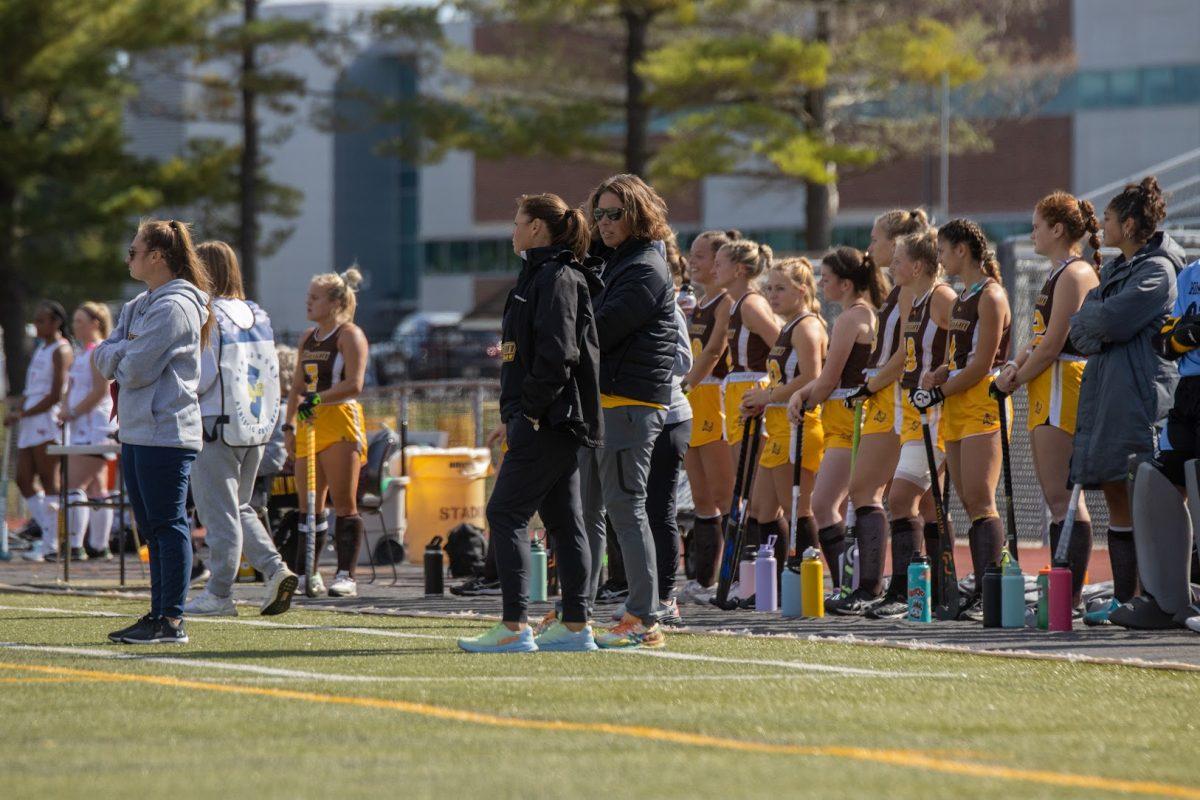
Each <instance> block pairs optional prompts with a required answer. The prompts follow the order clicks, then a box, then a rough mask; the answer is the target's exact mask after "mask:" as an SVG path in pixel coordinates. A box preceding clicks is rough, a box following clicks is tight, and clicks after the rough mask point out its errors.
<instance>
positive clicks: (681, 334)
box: [663, 303, 692, 425]
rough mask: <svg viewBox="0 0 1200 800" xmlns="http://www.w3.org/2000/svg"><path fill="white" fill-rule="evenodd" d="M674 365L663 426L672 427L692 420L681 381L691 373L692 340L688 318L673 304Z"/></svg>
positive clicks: (690, 407)
mask: <svg viewBox="0 0 1200 800" xmlns="http://www.w3.org/2000/svg"><path fill="white" fill-rule="evenodd" d="M675 326H676V329H677V330H678V333H677V334H676V336H675V364H674V366H672V367H671V404H670V405H669V406H667V419H666V421H665V422H664V423H663V424H665V425H673V424H675V423H676V422H683V421H684V420H685V419H691V418H692V404H691V403H689V402H688V399H687V395H686V394H684V393H683V379H684V378H686V377H687V374H688V373H689V372H691V371H692V340H691V334H690V333H689V332H688V318H687V315H686V314H684V313H683V309H682V308H680V307H679V304H678V303H676V304H675Z"/></svg>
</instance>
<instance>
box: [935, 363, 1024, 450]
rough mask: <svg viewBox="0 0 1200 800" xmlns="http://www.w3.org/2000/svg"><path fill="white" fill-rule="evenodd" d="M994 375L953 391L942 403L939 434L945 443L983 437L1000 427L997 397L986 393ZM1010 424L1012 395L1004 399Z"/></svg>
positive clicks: (1010, 425) (994, 377) (994, 378)
mask: <svg viewBox="0 0 1200 800" xmlns="http://www.w3.org/2000/svg"><path fill="white" fill-rule="evenodd" d="M995 380H996V376H995V375H994V374H989V375H987V376H985V377H984V378H983V379H982V380H981V381H979V383H977V384H975V385H974V386H972V387H971V388H970V389H967V390H966V391H965V392H959V393H958V394H952V395H950V396H949V397H947V398H946V400H945V401H944V402H943V406H944V411H943V417H942V419H943V423H942V435H943V436H944V437H945V439H946V441H947V442H961V441H962V440H963V439H969V438H970V437H972V436H982V435H984V434H987V433H995V432H996V431H998V430H1000V409H999V407H998V406H997V403H996V399H995V398H994V397H992V396H991V395H990V394H988V389H990V388H991V386H992V382H993V381H995ZM1004 402H1005V403H1006V404H1007V406H1008V421H1009V427H1010V429H1011V427H1012V413H1013V412H1012V398H1005V400H1004Z"/></svg>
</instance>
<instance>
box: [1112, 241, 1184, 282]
mask: <svg viewBox="0 0 1200 800" xmlns="http://www.w3.org/2000/svg"><path fill="white" fill-rule="evenodd" d="M1156 257H1157V258H1165V259H1166V260H1168V261H1170V262H1171V264H1173V265H1174V267H1175V274H1179V272H1180V270H1182V269H1183V266H1184V265H1185V264H1186V263H1187V252H1186V251H1185V250H1184V249H1183V247H1182V246H1181V245H1180V244H1179V242H1177V241H1175V240H1174V239H1173V238H1171V234H1169V233H1166V232H1164V231H1158V232H1157V233H1155V234H1154V235H1153V236H1151V237H1150V239H1149V241H1147V242H1146V243H1145V244H1144V245H1142V247H1141V249H1140V250H1138V251H1137V252H1136V253H1134V254H1133V258H1130V259H1129V260H1128V261H1126V259H1125V257H1124V256H1117V257H1116V258H1115V259H1114V260H1113V262H1112V271H1113V272H1116V271H1118V270H1120V269H1121V268H1122V267H1124V266H1127V265H1131V264H1134V263H1136V262H1138V261H1142V260H1144V259H1147V258H1156Z"/></svg>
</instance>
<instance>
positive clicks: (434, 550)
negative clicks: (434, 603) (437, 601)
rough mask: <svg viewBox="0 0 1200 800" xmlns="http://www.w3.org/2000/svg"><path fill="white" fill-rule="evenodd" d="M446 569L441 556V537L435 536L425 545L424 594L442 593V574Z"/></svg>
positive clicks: (443, 587)
mask: <svg viewBox="0 0 1200 800" xmlns="http://www.w3.org/2000/svg"><path fill="white" fill-rule="evenodd" d="M445 571H446V567H445V561H444V559H443V558H442V537H440V536H435V537H433V538H432V539H430V540H429V544H427V545H425V594H443V593H444V592H445V585H444V583H443V580H442V578H443V574H444V573H445Z"/></svg>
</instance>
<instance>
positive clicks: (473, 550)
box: [443, 522, 487, 578]
mask: <svg viewBox="0 0 1200 800" xmlns="http://www.w3.org/2000/svg"><path fill="white" fill-rule="evenodd" d="M443 549H444V550H445V551H446V555H448V556H450V574H451V576H453V577H455V578H466V577H470V576H472V575H482V574H483V565H484V563H485V560H486V558H487V539H485V538H484V536H483V529H482V528H480V527H477V526H475V525H472V524H471V523H469V522H464V523H462V524H461V525H456V526H455V527H454V528H453V529H452V530H451V531H450V535H449V536H447V537H446V545H445V547H444V548H443Z"/></svg>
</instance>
